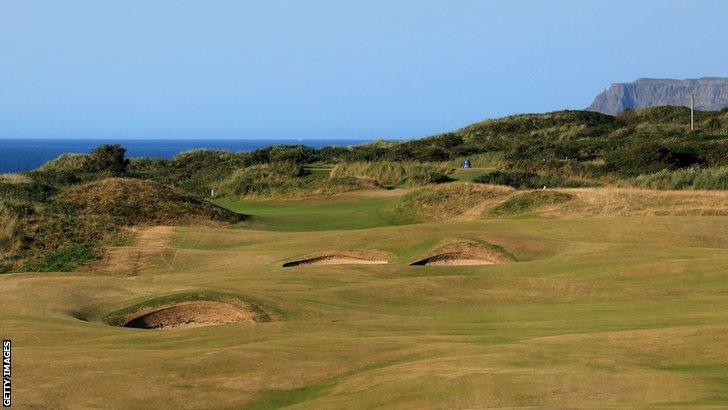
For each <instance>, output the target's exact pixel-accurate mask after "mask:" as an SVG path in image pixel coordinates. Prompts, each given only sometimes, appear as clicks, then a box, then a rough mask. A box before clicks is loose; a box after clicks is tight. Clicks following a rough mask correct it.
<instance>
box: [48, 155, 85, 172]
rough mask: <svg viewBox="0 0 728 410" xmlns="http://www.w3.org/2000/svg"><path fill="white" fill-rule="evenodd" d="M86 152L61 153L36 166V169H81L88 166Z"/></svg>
mask: <svg viewBox="0 0 728 410" xmlns="http://www.w3.org/2000/svg"><path fill="white" fill-rule="evenodd" d="M88 161H89V156H88V155H86V154H63V155H61V156H59V157H57V158H55V159H52V160H50V161H48V162H46V163H45V164H43V165H41V166H40V167H39V168H38V171H66V172H68V171H81V170H83V169H85V168H86V167H87V166H88Z"/></svg>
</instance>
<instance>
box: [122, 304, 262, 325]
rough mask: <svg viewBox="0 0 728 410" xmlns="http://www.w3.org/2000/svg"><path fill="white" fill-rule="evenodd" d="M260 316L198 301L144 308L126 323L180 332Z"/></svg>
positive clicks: (224, 305)
mask: <svg viewBox="0 0 728 410" xmlns="http://www.w3.org/2000/svg"><path fill="white" fill-rule="evenodd" d="M256 317H257V315H256V314H255V313H254V312H253V311H251V310H248V309H246V308H245V307H242V306H236V305H233V304H230V303H223V302H213V301H207V300H196V301H187V302H178V303H174V304H171V305H165V306H160V307H157V308H153V309H145V310H143V311H140V312H137V314H136V315H134V316H133V317H131V318H130V319H128V320H127V321H125V322H124V323H123V325H122V326H123V327H134V328H139V329H179V328H189V327H199V326H210V325H218V324H224V323H239V322H254V321H256Z"/></svg>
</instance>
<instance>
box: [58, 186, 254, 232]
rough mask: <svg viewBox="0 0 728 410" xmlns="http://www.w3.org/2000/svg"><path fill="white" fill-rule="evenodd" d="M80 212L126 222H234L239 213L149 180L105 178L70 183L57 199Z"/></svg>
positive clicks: (153, 223)
mask: <svg viewBox="0 0 728 410" xmlns="http://www.w3.org/2000/svg"><path fill="white" fill-rule="evenodd" d="M58 199H59V200H60V201H61V202H64V203H68V204H72V205H75V206H78V207H79V208H80V209H81V211H82V212H83V213H86V214H95V215H108V216H110V217H113V218H115V219H117V220H119V221H120V222H121V223H123V224H126V225H183V224H194V223H202V222H210V221H216V222H236V221H238V220H240V215H238V214H236V213H234V212H232V211H229V210H227V209H224V208H221V207H219V206H217V205H214V204H211V203H209V202H207V201H205V200H202V199H199V198H196V197H193V196H190V195H188V194H185V193H182V192H180V191H178V190H175V189H172V188H168V187H165V186H163V185H160V184H157V183H155V182H152V181H146V180H139V179H127V178H107V179H102V180H98V181H93V182H90V183H88V184H84V185H79V186H74V187H73V188H71V189H70V190H69V191H67V192H65V193H64V194H61V195H60V197H59V198H58Z"/></svg>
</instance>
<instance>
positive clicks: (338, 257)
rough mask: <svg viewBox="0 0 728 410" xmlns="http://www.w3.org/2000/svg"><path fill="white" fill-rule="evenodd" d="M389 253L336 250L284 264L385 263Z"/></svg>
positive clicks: (287, 266)
mask: <svg viewBox="0 0 728 410" xmlns="http://www.w3.org/2000/svg"><path fill="white" fill-rule="evenodd" d="M385 263H387V254H386V253H384V252H380V251H366V252H335V253H326V254H320V255H317V256H312V257H309V258H305V259H299V260H295V261H291V262H286V263H284V264H283V267H284V268H289V267H292V266H300V265H383V264H385Z"/></svg>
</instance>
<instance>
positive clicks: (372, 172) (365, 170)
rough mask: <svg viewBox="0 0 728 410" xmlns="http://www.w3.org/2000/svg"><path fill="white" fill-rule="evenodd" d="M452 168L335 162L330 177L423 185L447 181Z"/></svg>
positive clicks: (418, 164) (385, 163) (413, 164)
mask: <svg viewBox="0 0 728 410" xmlns="http://www.w3.org/2000/svg"><path fill="white" fill-rule="evenodd" d="M451 171H452V169H451V168H449V167H448V166H446V165H440V164H431V163H420V162H385V161H377V162H349V163H343V164H337V165H336V166H334V168H333V169H332V170H331V177H332V178H341V177H354V178H358V179H371V180H374V181H376V182H377V183H379V184H382V185H388V186H397V185H410V186H414V185H425V184H430V183H442V182H447V181H449V180H450V178H449V177H448V176H447V174H448V173H449V172H451Z"/></svg>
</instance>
